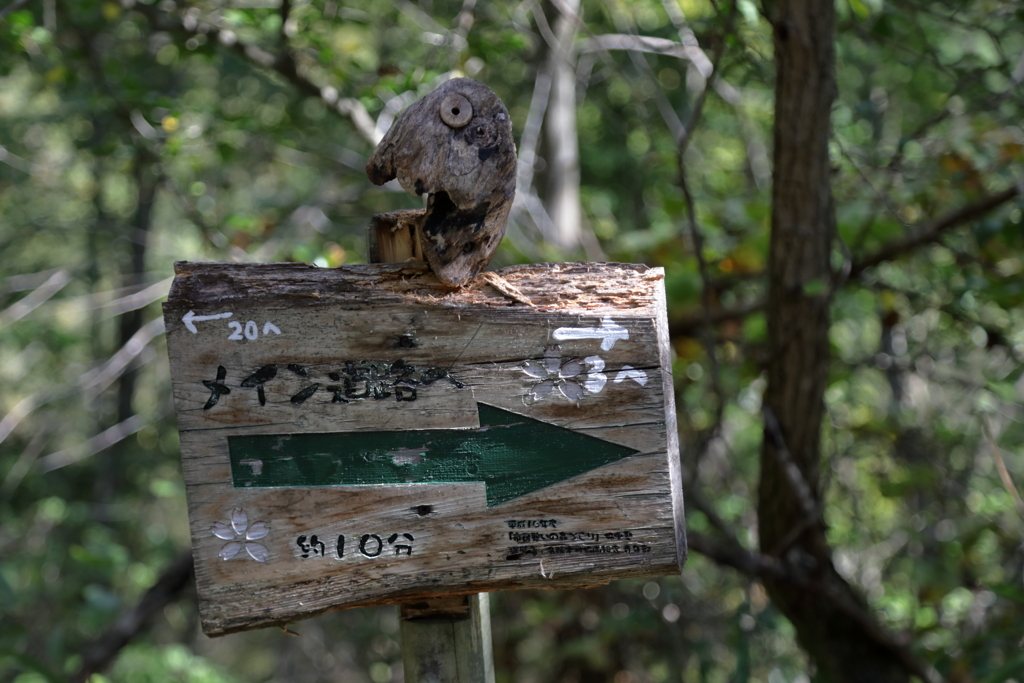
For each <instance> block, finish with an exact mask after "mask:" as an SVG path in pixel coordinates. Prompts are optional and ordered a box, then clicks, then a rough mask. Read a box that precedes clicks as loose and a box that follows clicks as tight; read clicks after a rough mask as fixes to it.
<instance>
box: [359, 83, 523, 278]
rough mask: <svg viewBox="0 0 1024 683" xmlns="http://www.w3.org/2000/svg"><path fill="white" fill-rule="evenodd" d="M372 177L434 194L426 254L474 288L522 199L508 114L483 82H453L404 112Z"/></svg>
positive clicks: (437, 267)
mask: <svg viewBox="0 0 1024 683" xmlns="http://www.w3.org/2000/svg"><path fill="white" fill-rule="evenodd" d="M366 174H367V175H368V176H369V177H370V180H371V181H372V182H373V183H374V184H375V185H383V184H384V183H386V182H388V181H389V180H392V179H393V178H396V177H397V178H398V182H399V183H401V185H402V187H403V188H405V190H406V192H409V193H410V194H415V195H423V194H426V195H427V209H426V215H425V216H424V218H423V220H422V222H421V223H420V225H419V231H418V233H419V241H420V247H421V249H422V250H423V254H424V256H425V257H426V259H427V263H428V264H429V265H430V269H431V270H432V271H434V274H435V275H437V277H438V279H439V280H441V282H443V283H445V284H447V285H451V286H453V287H457V286H463V285H466V284H468V283H469V282H470V281H471V280H473V278H475V277H476V276H477V274H478V273H480V271H482V270H483V269H484V268H485V267H486V266H487V264H488V263H489V262H490V260H491V257H492V256H493V255H494V251H495V250H496V249H497V248H498V244H499V243H500V242H501V238H502V236H504V234H505V222H506V221H507V220H508V213H509V210H510V209H511V208H512V200H513V198H514V197H515V189H516V145H515V141H514V140H513V139H512V121H511V119H510V118H509V115H508V110H507V109H505V105H504V104H502V102H501V100H500V99H498V96H497V95H495V94H494V91H493V90H491V89H490V88H488V87H487V86H486V85H484V84H483V83H480V82H478V81H474V80H473V79H471V78H456V79H453V80H450V81H447V82H445V83H443V84H441V85H440V86H439V87H438V88H437V89H436V90H434V92H432V93H430V94H429V95H427V96H426V97H424V98H422V99H420V100H418V101H417V102H415V103H414V104H412V105H411V106H410V107H409V108H408V109H406V110H405V111H404V112H402V114H401V115H400V116H399V117H398V119H397V120H396V121H395V123H394V125H392V126H391V130H389V131H388V133H387V135H385V136H384V139H382V140H381V141H380V143H379V144H378V145H377V148H376V149H375V150H374V152H373V155H372V156H371V157H370V161H369V163H367V165H366Z"/></svg>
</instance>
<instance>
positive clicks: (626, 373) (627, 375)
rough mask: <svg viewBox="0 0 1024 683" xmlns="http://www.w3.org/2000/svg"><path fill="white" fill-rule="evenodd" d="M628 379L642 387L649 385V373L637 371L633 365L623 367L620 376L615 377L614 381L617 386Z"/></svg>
mask: <svg viewBox="0 0 1024 683" xmlns="http://www.w3.org/2000/svg"><path fill="white" fill-rule="evenodd" d="M627 379H631V380H633V381H634V382H636V383H637V384H639V385H640V386H646V385H647V373H646V372H644V371H643V370H637V369H635V368H634V367H633V366H631V365H623V366H622V369H621V370H619V374H617V375H615V379H613V380H612V381H613V382H615V383H616V384H620V383H622V382H625V381H626V380H627Z"/></svg>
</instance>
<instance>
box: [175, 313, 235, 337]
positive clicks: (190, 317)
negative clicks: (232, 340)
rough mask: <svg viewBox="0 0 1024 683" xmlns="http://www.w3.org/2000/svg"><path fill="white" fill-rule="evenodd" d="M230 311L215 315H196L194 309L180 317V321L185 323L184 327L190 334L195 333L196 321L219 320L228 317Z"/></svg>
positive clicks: (196, 331)
mask: <svg viewBox="0 0 1024 683" xmlns="http://www.w3.org/2000/svg"><path fill="white" fill-rule="evenodd" d="M230 317H231V312H230V311H229V312H227V313H218V314H217V315H196V313H195V311H189V312H188V313H186V314H185V315H184V316H183V317H182V318H181V322H183V323H185V327H186V328H187V329H188V331H189V332H191V333H192V334H197V333H198V332H199V330H197V329H196V323H201V322H203V321H204V320H220V319H221V318H230Z"/></svg>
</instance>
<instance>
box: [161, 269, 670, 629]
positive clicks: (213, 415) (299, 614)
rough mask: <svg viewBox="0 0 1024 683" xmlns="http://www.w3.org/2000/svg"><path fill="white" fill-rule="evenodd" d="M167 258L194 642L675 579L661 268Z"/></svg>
mask: <svg viewBox="0 0 1024 683" xmlns="http://www.w3.org/2000/svg"><path fill="white" fill-rule="evenodd" d="M500 274H501V276H502V277H503V278H505V280H506V282H508V283H509V284H511V285H512V286H514V287H516V288H518V289H519V290H520V291H521V292H522V293H523V295H525V297H526V298H528V299H529V300H530V301H531V302H532V304H533V305H532V306H531V305H527V304H524V303H520V302H516V301H512V300H510V299H509V298H507V297H506V296H503V295H502V294H500V293H499V292H497V291H496V290H494V289H492V288H491V287H490V286H481V287H478V288H470V289H466V290H460V291H456V292H451V291H450V290H444V289H441V288H440V287H439V286H438V285H437V281H436V280H435V279H434V278H433V277H432V276H430V275H429V274H427V273H426V272H425V271H424V269H423V266H422V265H419V264H417V265H407V264H387V265H370V266H348V267H343V268H337V269H321V268H315V267H313V266H308V265H304V264H265V265H242V264H225V263H206V264H193V263H179V264H177V265H176V277H175V280H174V285H173V286H172V288H171V293H170V297H169V300H168V301H167V303H165V304H164V315H165V320H166V327H167V346H168V351H169V355H170V362H171V376H172V379H173V384H174V400H175V405H176V408H177V415H178V428H179V431H180V434H181V452H182V461H183V469H184V476H185V484H186V493H187V498H188V509H189V519H190V524H191V531H192V545H193V553H194V556H195V569H196V580H197V584H198V588H199V599H200V613H201V617H202V624H203V630H204V631H205V632H206V633H207V634H210V635H219V634H224V633H229V632H232V631H238V630H242V629H248V628H256V627H261V626H267V625H270V624H274V623H281V622H287V621H293V620H296V619H300V618H303V617H308V616H312V615H314V614H317V613H319V612H323V611H325V610H328V609H336V608H348V607H356V606H366V605H379V604H386V603H396V602H404V601H409V600H413V599H417V598H420V599H422V598H424V597H428V596H438V595H444V594H454V593H476V592H481V591H489V590H499V589H512V588H577V587H581V586H588V585H596V584H601V583H606V582H608V581H610V580H612V579H617V578H626V577H648V576H659V575H665V574H672V573H676V572H678V571H679V570H680V569H681V567H682V565H683V562H684V561H685V559H686V540H685V535H684V528H683V501H682V489H681V485H680V474H679V463H678V456H679V454H678V442H677V434H676V422H675V408H674V405H673V395H672V381H671V380H672V378H671V375H670V360H669V356H670V353H669V342H668V331H667V326H666V314H665V297H664V286H663V272H662V270H661V269H658V268H647V267H645V266H635V265H623V264H595V263H561V264H543V265H532V266H519V267H513V268H507V269H505V270H503V271H500Z"/></svg>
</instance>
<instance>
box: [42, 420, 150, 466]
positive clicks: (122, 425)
mask: <svg viewBox="0 0 1024 683" xmlns="http://www.w3.org/2000/svg"><path fill="white" fill-rule="evenodd" d="M149 423H150V420H148V419H146V418H145V417H143V416H142V415H141V414H139V413H136V414H135V415H132V416H131V417H129V418H128V419H127V420H125V421H124V422H118V423H117V424H116V425H114V426H113V427H111V428H110V429H105V430H103V431H102V432H100V433H99V434H97V435H96V436H94V437H92V438H91V439H89V440H88V441H86V442H85V443H82V444H79V445H77V446H72V447H71V448H65V449H64V450H62V451H57V452H55V453H50V454H49V455H46V456H43V457H42V458H40V459H39V460H38V461H37V462H36V468H37V469H38V470H39V471H40V472H52V471H53V470H57V469H60V468H61V467H66V466H68V465H73V464H75V463H76V462H80V461H82V460H85V459H86V458H89V457H91V456H93V455H96V454H97V453H99V452H100V451H103V450H106V449H107V448H110V447H111V446H113V445H114V444H115V443H118V442H119V441H122V440H124V439H126V438H128V437H129V436H131V435H132V434H134V433H135V432H137V431H139V430H140V429H142V428H143V427H145V426H146V425H148V424H149Z"/></svg>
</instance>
